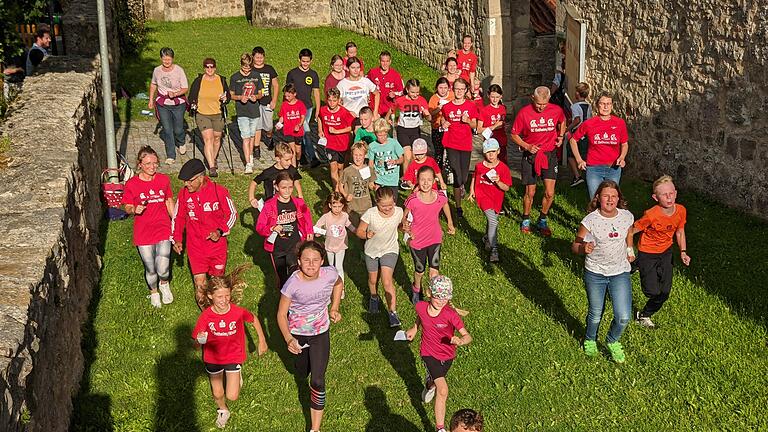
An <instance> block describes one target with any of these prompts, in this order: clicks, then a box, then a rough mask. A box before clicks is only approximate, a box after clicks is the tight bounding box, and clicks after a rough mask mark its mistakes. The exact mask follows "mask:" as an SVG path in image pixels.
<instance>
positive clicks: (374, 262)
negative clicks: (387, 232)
mask: <svg viewBox="0 0 768 432" xmlns="http://www.w3.org/2000/svg"><path fill="white" fill-rule="evenodd" d="M396 265H397V254H396V253H391V252H390V253H387V254H384V255H382V256H380V257H378V258H371V257H369V256H368V255H366V256H365V268H366V269H367V270H368V271H369V272H377V271H379V267H389V268H391V269H394V268H395V266H396Z"/></svg>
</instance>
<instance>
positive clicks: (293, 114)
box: [285, 109, 301, 120]
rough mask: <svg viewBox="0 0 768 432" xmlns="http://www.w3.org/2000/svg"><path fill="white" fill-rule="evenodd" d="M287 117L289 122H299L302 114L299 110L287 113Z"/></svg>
mask: <svg viewBox="0 0 768 432" xmlns="http://www.w3.org/2000/svg"><path fill="white" fill-rule="evenodd" d="M285 117H286V118H287V119H288V120H298V119H300V118H301V112H300V111H299V110H297V109H296V110H288V111H286V112H285Z"/></svg>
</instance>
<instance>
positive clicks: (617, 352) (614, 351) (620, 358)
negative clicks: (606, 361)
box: [607, 342, 626, 363]
mask: <svg viewBox="0 0 768 432" xmlns="http://www.w3.org/2000/svg"><path fill="white" fill-rule="evenodd" d="M607 347H608V351H609V352H610V353H611V358H612V359H613V361H615V362H616V363H624V360H625V359H626V357H625V356H624V347H623V346H621V342H611V343H609V344H608V345H607Z"/></svg>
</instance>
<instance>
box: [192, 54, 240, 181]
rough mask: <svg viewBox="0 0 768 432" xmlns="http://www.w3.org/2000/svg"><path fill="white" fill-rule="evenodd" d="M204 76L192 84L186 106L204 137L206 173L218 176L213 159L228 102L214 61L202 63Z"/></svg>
mask: <svg viewBox="0 0 768 432" xmlns="http://www.w3.org/2000/svg"><path fill="white" fill-rule="evenodd" d="M203 68H204V69H205V71H204V73H202V74H200V75H198V76H197V78H195V80H194V81H193V82H192V87H190V90H189V103H190V104H191V106H192V110H193V111H194V112H195V124H197V129H198V130H200V135H202V136H203V154H204V155H205V160H206V162H208V173H209V174H210V176H211V177H218V175H219V173H218V166H217V164H216V159H217V158H218V156H219V149H220V148H221V136H222V134H223V132H224V112H223V111H222V104H225V103H227V102H229V98H230V94H229V87H228V86H227V79H226V78H224V77H223V76H221V75H219V74H217V73H216V60H215V59H213V58H210V57H209V58H206V59H205V60H203Z"/></svg>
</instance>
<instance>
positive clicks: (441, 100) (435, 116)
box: [429, 77, 453, 183]
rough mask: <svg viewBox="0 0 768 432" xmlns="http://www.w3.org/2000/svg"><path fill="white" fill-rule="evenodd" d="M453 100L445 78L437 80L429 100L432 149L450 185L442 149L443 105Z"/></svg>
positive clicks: (448, 169) (443, 149)
mask: <svg viewBox="0 0 768 432" xmlns="http://www.w3.org/2000/svg"><path fill="white" fill-rule="evenodd" d="M452 100H453V91H452V90H451V87H450V86H449V85H448V80H447V79H445V77H440V78H438V79H437V83H436V84H435V93H434V94H432V97H430V98H429V114H430V115H431V116H432V147H433V148H434V149H435V161H436V162H437V165H438V166H439V167H440V169H442V170H443V171H444V172H445V176H446V181H448V183H452V179H451V176H450V175H449V174H450V172H451V168H450V166H449V165H448V164H447V163H446V161H447V158H446V156H445V148H444V147H443V134H444V133H445V129H443V113H442V109H443V105H445V104H447V103H448V102H450V101H452Z"/></svg>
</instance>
